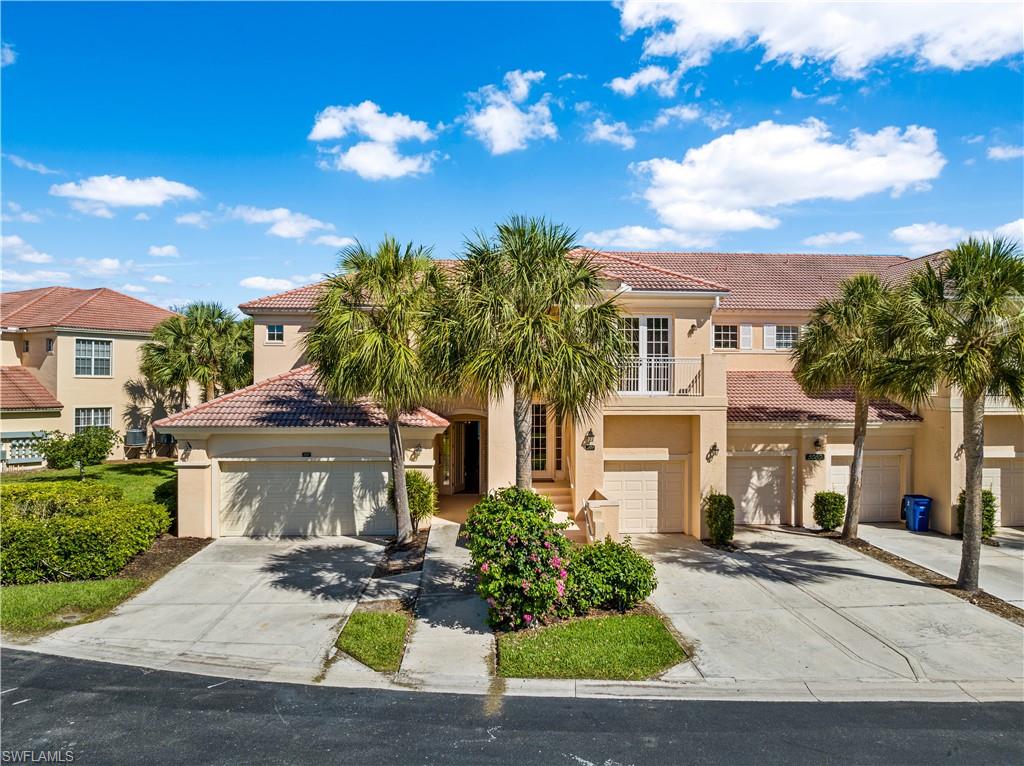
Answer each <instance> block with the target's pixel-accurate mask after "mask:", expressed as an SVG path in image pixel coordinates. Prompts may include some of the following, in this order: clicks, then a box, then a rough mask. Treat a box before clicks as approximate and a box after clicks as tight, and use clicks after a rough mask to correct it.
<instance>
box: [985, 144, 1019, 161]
mask: <svg viewBox="0 0 1024 766" xmlns="http://www.w3.org/2000/svg"><path fill="white" fill-rule="evenodd" d="M987 154H988V158H989V159H990V160H1016V159H1020V158H1021V157H1024V146H990V147H989V148H988V152H987Z"/></svg>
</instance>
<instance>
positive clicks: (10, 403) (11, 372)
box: [0, 364, 64, 411]
mask: <svg viewBox="0 0 1024 766" xmlns="http://www.w3.org/2000/svg"><path fill="white" fill-rule="evenodd" d="M63 407H64V405H63V404H61V403H60V402H59V401H57V398H56V397H55V396H54V395H53V394H51V393H50V392H49V390H47V388H46V386H44V385H43V384H42V383H40V382H39V380H38V379H37V378H36V376H35V375H33V374H32V373H31V372H29V370H28V368H26V367H22V366H20V365H17V364H14V365H5V366H3V367H0V410H4V411H8V410H59V409H62V408H63Z"/></svg>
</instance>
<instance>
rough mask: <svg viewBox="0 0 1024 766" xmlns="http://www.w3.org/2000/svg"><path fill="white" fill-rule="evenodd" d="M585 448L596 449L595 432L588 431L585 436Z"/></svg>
mask: <svg viewBox="0 0 1024 766" xmlns="http://www.w3.org/2000/svg"><path fill="white" fill-rule="evenodd" d="M583 449H585V450H590V451H591V452H592V451H593V450H594V432H593V431H587V435H586V436H584V437H583Z"/></svg>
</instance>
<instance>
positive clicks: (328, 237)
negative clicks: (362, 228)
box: [313, 234, 356, 248]
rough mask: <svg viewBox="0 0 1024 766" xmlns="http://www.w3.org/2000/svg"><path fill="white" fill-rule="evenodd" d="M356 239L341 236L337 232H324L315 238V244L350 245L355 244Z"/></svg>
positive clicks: (339, 246) (338, 246)
mask: <svg viewBox="0 0 1024 766" xmlns="http://www.w3.org/2000/svg"><path fill="white" fill-rule="evenodd" d="M355 243H356V241H355V240H354V239H352V237H339V236H337V235H335V234H323V235H321V236H319V237H317V238H316V239H314V240H313V244H314V245H327V246H328V247H337V248H342V247H348V246H349V245H354V244H355Z"/></svg>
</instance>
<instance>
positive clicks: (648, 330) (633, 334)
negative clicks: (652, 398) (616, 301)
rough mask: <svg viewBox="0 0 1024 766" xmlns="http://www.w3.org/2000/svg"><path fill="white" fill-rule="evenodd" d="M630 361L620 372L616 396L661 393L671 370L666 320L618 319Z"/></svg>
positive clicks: (659, 318) (656, 318)
mask: <svg viewBox="0 0 1024 766" xmlns="http://www.w3.org/2000/svg"><path fill="white" fill-rule="evenodd" d="M619 329H620V330H621V331H622V333H623V334H624V335H625V336H626V343H627V344H628V346H629V352H630V354H629V355H630V360H629V361H628V362H627V363H626V366H625V368H624V369H623V371H622V379H621V380H620V381H619V392H620V393H665V392H667V391H668V390H669V378H670V376H671V371H672V363H671V361H670V360H671V357H672V321H671V319H670V317H659V316H627V317H621V318H620V319H619Z"/></svg>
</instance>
